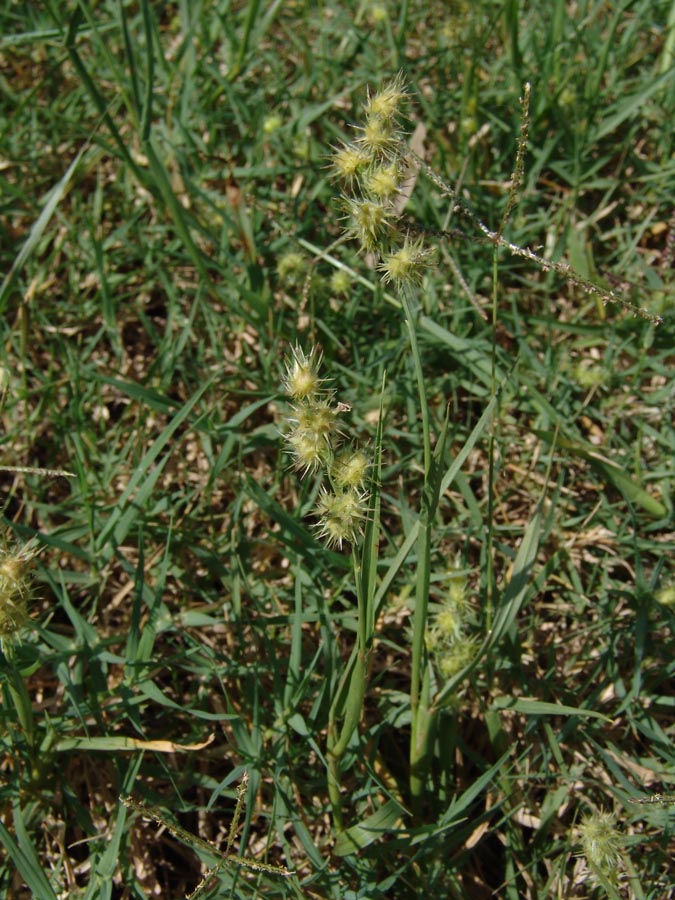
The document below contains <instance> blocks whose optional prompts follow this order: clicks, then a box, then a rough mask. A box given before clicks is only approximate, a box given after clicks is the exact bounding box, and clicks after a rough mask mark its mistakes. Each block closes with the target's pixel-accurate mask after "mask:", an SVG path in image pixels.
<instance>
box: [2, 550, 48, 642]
mask: <svg viewBox="0 0 675 900" xmlns="http://www.w3.org/2000/svg"><path fill="white" fill-rule="evenodd" d="M39 552H40V551H39V548H38V545H37V541H36V540H35V539H33V540H30V541H28V543H27V544H24V545H23V546H19V547H14V548H12V549H11V550H9V549H7V548H6V547H4V548H2V549H1V550H0V639H4V638H7V637H18V634H19V631H20V630H21V628H22V627H23V626H24V625H25V624H26V622H27V621H28V593H29V590H28V589H29V584H30V567H31V564H32V560H33V559H34V558H35V557H36V556H37V554H38V553H39Z"/></svg>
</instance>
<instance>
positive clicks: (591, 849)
mask: <svg viewBox="0 0 675 900" xmlns="http://www.w3.org/2000/svg"><path fill="white" fill-rule="evenodd" d="M578 832H579V842H580V844H581V850H582V853H583V855H584V856H585V857H586V860H587V861H588V862H589V863H590V864H591V865H592V866H594V867H595V868H597V869H599V870H600V871H601V872H602V874H603V875H605V876H612V875H614V874H615V873H616V871H617V866H618V864H619V860H620V859H621V851H622V849H623V847H624V845H625V839H624V837H623V835H622V834H621V832H620V831H618V829H617V827H616V816H615V815H614V814H613V813H610V812H606V811H602V810H601V811H600V812H592V813H589V814H587V815H585V816H584V817H583V819H582V820H581V823H580V824H579V826H578Z"/></svg>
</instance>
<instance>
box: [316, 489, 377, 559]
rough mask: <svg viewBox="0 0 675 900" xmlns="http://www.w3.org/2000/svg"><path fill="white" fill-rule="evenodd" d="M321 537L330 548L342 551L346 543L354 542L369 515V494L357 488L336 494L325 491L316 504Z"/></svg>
mask: <svg viewBox="0 0 675 900" xmlns="http://www.w3.org/2000/svg"><path fill="white" fill-rule="evenodd" d="M315 513H316V515H317V518H318V522H317V523H316V526H315V527H316V529H317V531H318V534H319V537H320V538H321V539H322V540H323V541H325V542H326V545H327V546H328V547H330V548H333V547H337V548H339V549H342V544H343V542H344V541H349V542H351V543H353V542H354V540H355V539H356V537H357V536H358V534H359V533H360V531H361V525H362V522H363V520H364V519H365V517H366V515H367V513H368V494H367V493H365V492H363V491H358V490H356V489H355V488H347V489H346V490H340V491H337V492H336V493H333V492H332V491H327V490H325V489H323V490H322V491H321V494H320V495H319V499H318V501H317V504H316V509H315Z"/></svg>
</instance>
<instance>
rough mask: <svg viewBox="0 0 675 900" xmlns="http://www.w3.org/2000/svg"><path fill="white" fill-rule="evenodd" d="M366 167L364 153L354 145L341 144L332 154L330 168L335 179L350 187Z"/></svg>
mask: <svg viewBox="0 0 675 900" xmlns="http://www.w3.org/2000/svg"><path fill="white" fill-rule="evenodd" d="M367 165H368V158H367V156H366V155H365V153H364V152H363V151H362V150H361V149H360V148H359V147H357V146H355V145H354V144H343V145H342V146H341V147H340V148H339V149H338V150H336V151H335V153H334V154H333V158H332V161H331V166H332V168H333V171H334V174H335V176H336V177H337V178H340V179H341V180H342V181H345V182H346V183H347V184H348V185H351V184H352V183H353V182H354V181H355V179H356V178H358V176H359V175H360V173H361V172H362V171H363V169H364V168H365V167H366V166H367Z"/></svg>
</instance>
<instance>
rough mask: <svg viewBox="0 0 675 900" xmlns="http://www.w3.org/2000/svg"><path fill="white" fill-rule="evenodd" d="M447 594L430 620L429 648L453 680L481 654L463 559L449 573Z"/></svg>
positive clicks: (435, 660) (427, 641)
mask: <svg viewBox="0 0 675 900" xmlns="http://www.w3.org/2000/svg"><path fill="white" fill-rule="evenodd" d="M447 578H448V590H447V594H446V596H445V597H444V599H443V602H442V603H441V604H440V606H439V607H438V609H437V610H436V611H435V613H434V615H433V616H432V618H431V621H430V627H429V629H428V631H427V634H426V645H427V649H428V650H429V652H430V653H431V654H432V656H433V658H434V662H435V664H436V668H437V670H438V672H439V674H440V675H441V676H442V677H443V678H451V677H452V676H453V675H455V674H456V673H457V672H459V671H460V669H463V668H464V666H466V665H468V664H469V663H470V662H471V660H472V659H473V657H474V656H475V655H476V653H477V651H478V647H477V645H476V641H475V639H474V638H473V637H472V636H471V635H470V633H469V632H470V628H471V625H472V624H473V622H472V619H473V615H472V610H471V608H470V606H469V601H468V599H467V596H466V593H467V578H466V573H465V572H464V571H463V570H462V567H461V563H460V560H459V559H456V560H455V561H454V563H452V564H451V566H450V568H449V571H448V573H447Z"/></svg>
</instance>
